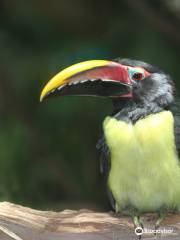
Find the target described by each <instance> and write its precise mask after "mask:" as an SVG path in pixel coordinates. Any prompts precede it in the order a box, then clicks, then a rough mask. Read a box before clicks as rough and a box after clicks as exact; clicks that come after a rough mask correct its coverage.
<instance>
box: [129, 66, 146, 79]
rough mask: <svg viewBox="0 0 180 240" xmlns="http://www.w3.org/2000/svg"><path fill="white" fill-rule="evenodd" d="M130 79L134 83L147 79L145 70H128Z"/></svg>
mask: <svg viewBox="0 0 180 240" xmlns="http://www.w3.org/2000/svg"><path fill="white" fill-rule="evenodd" d="M128 74H129V78H130V79H131V80H134V81H138V80H142V79H144V78H145V75H144V71H143V69H140V68H128Z"/></svg>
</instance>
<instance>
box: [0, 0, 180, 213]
mask: <svg viewBox="0 0 180 240" xmlns="http://www.w3.org/2000/svg"><path fill="white" fill-rule="evenodd" d="M127 2H130V1H127ZM152 2H153V1H152ZM154 2H156V4H157V7H158V6H159V5H158V4H159V2H160V1H154ZM0 22H1V28H0V54H1V57H0V113H1V115H0V200H1V201H3V200H6V201H13V202H16V203H19V204H24V205H29V206H32V207H37V208H54V209H55V208H58V209H63V208H82V207H92V208H98V209H105V208H107V207H108V205H107V202H108V201H107V197H106V190H105V185H104V183H103V180H102V177H101V176H100V173H99V161H98V160H99V156H98V154H97V151H96V149H95V145H96V143H97V141H98V138H99V137H100V136H101V131H102V130H101V125H102V121H103V119H104V117H105V116H106V115H108V114H109V113H110V112H111V102H110V100H104V99H95V98H77V97H71V98H66V97H65V98H58V99H52V100H51V101H47V102H44V103H42V104H40V103H39V93H40V90H41V89H42V87H43V85H44V84H45V83H46V82H47V81H48V80H49V79H50V77H51V76H52V75H54V74H55V73H56V72H58V71H59V70H60V69H62V68H63V67H66V66H69V65H70V64H72V63H76V62H79V61H84V60H88V59H112V58H115V57H130V58H135V59H142V60H144V61H147V62H150V63H152V64H154V65H157V66H159V67H161V68H162V69H164V70H165V71H166V72H169V74H170V75H172V77H173V79H174V80H175V81H176V84H177V86H178V87H180V83H179V82H178V78H179V43H178V42H177V41H174V39H173V38H171V36H169V35H168V34H167V33H165V32H163V31H161V29H159V28H158V27H157V26H156V23H155V22H154V23H153V22H151V21H149V20H148V19H147V18H146V13H145V14H140V13H139V12H138V11H136V9H134V8H132V7H130V5H129V4H126V1H120V0H119V1H112V2H110V1H95V0H86V1H83V0H77V1H73V0H69V1H67V0H66V1H65V0H61V1H57V0H51V1H48V0H44V1H43V0H36V1H35V0H33V1H21V0H17V1H11V0H6V1H5V0H4V1H1V2H0Z"/></svg>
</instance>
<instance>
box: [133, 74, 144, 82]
mask: <svg viewBox="0 0 180 240" xmlns="http://www.w3.org/2000/svg"><path fill="white" fill-rule="evenodd" d="M132 79H133V80H135V81H137V80H142V79H143V74H142V73H140V72H136V73H134V74H133V75H132Z"/></svg>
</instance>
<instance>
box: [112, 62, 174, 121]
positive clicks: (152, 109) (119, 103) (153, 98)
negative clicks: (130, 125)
mask: <svg viewBox="0 0 180 240" xmlns="http://www.w3.org/2000/svg"><path fill="white" fill-rule="evenodd" d="M113 61H116V62H119V63H121V64H123V65H126V66H131V67H136V66H138V67H142V68H144V69H145V70H146V71H148V72H149V73H151V75H150V76H149V77H147V78H145V79H144V80H142V81H137V82H135V81H133V99H125V100H124V99H123V100H122V99H114V100H113V104H114V108H115V112H116V113H118V116H120V118H121V116H122V115H124V116H125V115H127V116H128V118H129V119H130V120H132V121H133V122H134V121H136V120H138V119H140V118H143V117H145V116H147V115H149V114H151V113H156V112H160V111H163V110H165V109H169V108H170V106H171V104H172V103H173V102H174V83H173V81H172V79H171V77H170V76H169V75H168V74H165V73H164V72H163V71H162V70H160V69H159V68H157V67H154V66H153V65H151V64H149V63H146V62H142V61H138V60H131V59H126V58H123V59H121V58H117V59H115V60H113ZM125 104H126V107H124V106H125Z"/></svg>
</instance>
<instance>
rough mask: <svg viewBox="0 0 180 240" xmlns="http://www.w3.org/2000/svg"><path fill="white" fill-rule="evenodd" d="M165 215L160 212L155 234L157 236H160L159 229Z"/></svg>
mask: <svg viewBox="0 0 180 240" xmlns="http://www.w3.org/2000/svg"><path fill="white" fill-rule="evenodd" d="M164 217H165V213H159V217H158V219H157V221H156V222H155V226H154V235H155V236H156V238H157V236H158V229H159V228H160V225H161V222H162V221H163V219H164Z"/></svg>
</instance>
